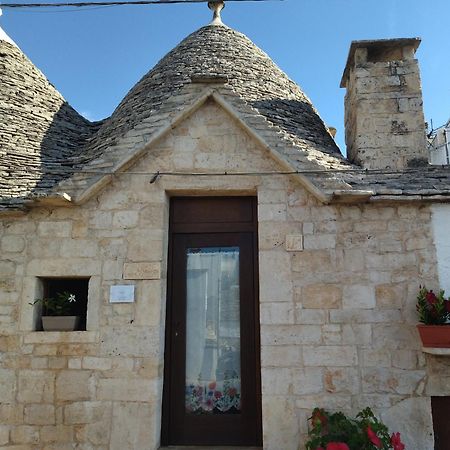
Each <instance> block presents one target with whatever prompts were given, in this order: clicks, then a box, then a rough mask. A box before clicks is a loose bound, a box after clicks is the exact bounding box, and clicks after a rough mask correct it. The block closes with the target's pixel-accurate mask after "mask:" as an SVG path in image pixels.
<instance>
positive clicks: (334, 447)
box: [326, 442, 350, 450]
mask: <svg viewBox="0 0 450 450" xmlns="http://www.w3.org/2000/svg"><path fill="white" fill-rule="evenodd" d="M326 450H350V448H349V447H348V445H347V444H344V443H343V442H330V443H328V444H327V448H326Z"/></svg>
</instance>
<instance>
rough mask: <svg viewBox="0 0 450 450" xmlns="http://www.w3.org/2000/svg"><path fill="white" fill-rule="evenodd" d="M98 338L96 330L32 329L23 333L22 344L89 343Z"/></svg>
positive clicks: (96, 340)
mask: <svg viewBox="0 0 450 450" xmlns="http://www.w3.org/2000/svg"><path fill="white" fill-rule="evenodd" d="M98 339H99V334H98V332H97V331H32V332H28V333H26V334H25V335H24V344H59V343H63V344H90V343H95V342H98Z"/></svg>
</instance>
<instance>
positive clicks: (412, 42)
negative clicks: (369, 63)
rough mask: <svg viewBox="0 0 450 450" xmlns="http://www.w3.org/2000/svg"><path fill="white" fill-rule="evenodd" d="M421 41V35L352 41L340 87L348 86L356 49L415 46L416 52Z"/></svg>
mask: <svg viewBox="0 0 450 450" xmlns="http://www.w3.org/2000/svg"><path fill="white" fill-rule="evenodd" d="M421 41H422V39H421V38H419V37H413V38H395V39H374V40H363V41H352V43H351V45H350V50H349V52H348V57H347V63H346V65H345V69H344V74H343V75H342V79H341V85H340V87H341V88H344V87H346V86H347V81H348V77H349V72H350V68H351V67H352V66H353V65H354V63H355V52H356V49H358V48H367V49H368V50H369V51H370V50H388V49H395V48H404V47H413V48H414V52H416V50H417V49H418V48H419V45H420V42H421Z"/></svg>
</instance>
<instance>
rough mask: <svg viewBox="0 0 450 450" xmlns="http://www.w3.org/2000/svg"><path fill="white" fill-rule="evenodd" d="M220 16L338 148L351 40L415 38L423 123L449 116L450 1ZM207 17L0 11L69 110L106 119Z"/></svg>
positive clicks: (278, 7) (295, 0) (155, 10)
mask: <svg viewBox="0 0 450 450" xmlns="http://www.w3.org/2000/svg"><path fill="white" fill-rule="evenodd" d="M47 1H53V2H55V0H47ZM93 1H95V0H93ZM17 2H22V3H26V2H31V0H30V1H29V0H27V1H25V2H24V1H23V0H22V1H21V0H17ZM222 16H223V20H224V22H225V23H226V24H227V25H229V26H230V27H232V28H234V29H236V30H238V31H241V32H243V33H244V34H246V35H247V36H248V37H249V38H250V39H252V40H253V42H255V43H256V44H257V45H258V46H259V47H261V48H262V49H263V50H264V51H265V52H266V53H268V54H269V55H270V56H271V57H272V59H273V60H274V61H275V62H276V63H277V64H278V65H279V66H280V67H281V68H282V69H283V70H284V71H285V72H286V73H287V74H288V75H289V76H290V77H291V78H292V79H293V80H294V81H296V82H297V83H298V84H299V85H300V86H301V87H302V89H303V90H304V92H305V93H306V94H307V95H308V96H309V97H310V98H311V100H312V101H313V103H314V105H315V106H316V108H317V109H318V111H319V113H320V115H321V116H322V118H323V119H324V120H325V122H326V123H327V124H328V125H331V126H335V127H336V128H337V129H338V135H337V142H338V144H339V146H340V147H341V149H342V150H344V149H345V145H344V131H343V126H344V104H343V103H344V94H345V90H344V89H340V88H339V83H340V79H341V76H342V72H343V69H344V66H345V62H346V58H347V54H348V49H349V46H350V42H351V41H352V40H359V39H380V38H393V37H416V36H419V37H421V38H422V45H421V46H420V48H419V50H418V52H417V57H418V59H419V62H420V67H421V71H422V84H423V91H424V108H425V117H426V120H427V121H430V119H433V124H434V125H435V127H436V126H439V125H442V124H443V123H444V122H445V121H446V120H448V119H449V117H450V50H449V49H450V26H449V19H450V9H449V0H433V1H424V0H422V1H419V0H284V1H267V2H242V3H238V2H229V3H227V5H226V8H225V10H224V11H223V14H222ZM210 19H211V13H210V11H209V10H208V8H207V6H206V4H192V3H191V4H186V5H155V6H151V5H149V6H125V7H104V8H98V7H97V8H95V9H76V10H73V9H70V8H65V9H61V8H59V9H52V10H44V9H42V8H41V9H33V10H29V9H27V10H20V11H19V10H11V9H6V8H5V9H4V10H3V16H2V17H0V26H1V27H2V28H3V29H4V30H5V31H6V32H7V33H8V34H9V36H10V37H11V38H12V39H14V40H15V42H16V43H17V44H18V45H19V47H20V48H21V49H22V50H23V51H24V52H25V54H27V56H28V57H29V58H30V59H31V60H32V61H33V62H34V64H35V65H37V66H38V67H39V68H40V69H41V70H42V71H43V72H44V74H45V75H46V76H47V77H48V79H49V80H50V81H51V82H52V83H53V84H54V85H55V86H56V88H57V89H58V90H59V91H60V92H61V93H62V94H63V95H64V97H65V98H66V99H67V100H68V101H69V103H70V104H71V105H72V106H73V107H74V108H75V109H76V110H77V111H79V112H80V113H82V114H83V115H85V116H86V117H87V118H89V119H91V120H98V119H102V118H104V117H107V116H109V115H110V114H111V113H112V111H113V110H114V109H115V107H116V106H117V105H118V104H119V102H120V100H121V99H122V98H123V97H124V96H125V94H126V93H127V92H128V90H129V89H131V87H132V86H133V85H134V84H135V83H136V82H137V81H138V80H139V79H140V78H141V77H142V75H144V74H145V73H146V72H147V71H148V70H149V69H150V68H152V67H153V66H154V65H155V64H156V63H157V62H158V60H159V59H160V58H161V57H163V56H164V55H165V54H166V53H167V52H168V51H169V50H171V49H172V48H173V47H174V46H175V45H177V44H178V43H179V42H180V41H181V40H182V39H183V38H184V37H185V36H187V35H188V34H190V33H191V32H193V31H195V30H196V29H198V28H199V27H201V26H202V25H205V24H207V23H208V22H209V21H210Z"/></svg>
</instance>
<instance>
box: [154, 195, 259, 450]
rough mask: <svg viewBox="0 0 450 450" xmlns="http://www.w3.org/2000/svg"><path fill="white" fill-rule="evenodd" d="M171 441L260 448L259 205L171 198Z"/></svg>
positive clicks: (167, 414)
mask: <svg viewBox="0 0 450 450" xmlns="http://www.w3.org/2000/svg"><path fill="white" fill-rule="evenodd" d="M170 217H171V220H170V243H169V276H168V305H167V324H166V354H165V378H164V399H163V426H162V443H163V444H164V445H239V446H258V445H261V441H262V438H261V404H260V398H261V395H260V369H259V325H258V324H259V317H258V307H257V305H258V303H257V285H258V284H257V277H256V275H257V259H256V257H257V248H256V243H257V235H256V223H257V222H256V202H255V199H254V198H252V197H231V198H175V199H172V202H171V216H170Z"/></svg>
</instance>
